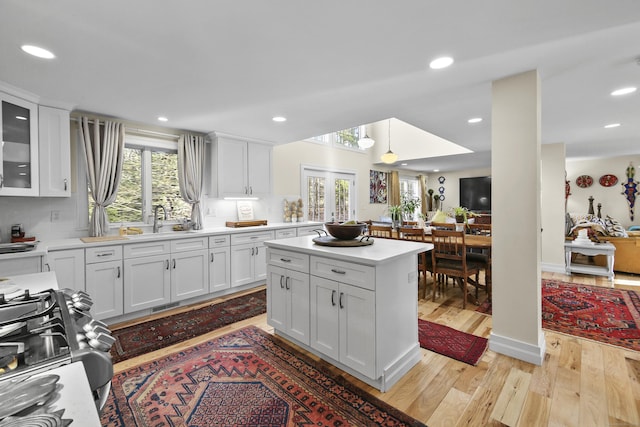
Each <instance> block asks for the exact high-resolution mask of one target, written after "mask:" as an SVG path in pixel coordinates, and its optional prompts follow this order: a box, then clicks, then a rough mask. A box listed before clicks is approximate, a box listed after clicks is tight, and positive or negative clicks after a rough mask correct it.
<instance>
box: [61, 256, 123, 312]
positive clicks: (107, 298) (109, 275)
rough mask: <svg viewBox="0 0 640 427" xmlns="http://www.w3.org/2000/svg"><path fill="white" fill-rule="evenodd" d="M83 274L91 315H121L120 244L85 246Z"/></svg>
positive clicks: (121, 277)
mask: <svg viewBox="0 0 640 427" xmlns="http://www.w3.org/2000/svg"><path fill="white" fill-rule="evenodd" d="M80 250H82V249H80ZM57 274H58V273H57V272H56V275H57ZM85 276H86V289H85V290H86V291H87V293H88V294H89V295H90V296H91V300H92V301H93V306H92V307H91V314H92V315H93V317H95V318H96V319H108V318H110V317H116V316H121V315H122V314H123V313H124V310H123V301H122V297H123V272H122V246H119V245H113V246H104V247H98V248H87V250H86V267H85Z"/></svg>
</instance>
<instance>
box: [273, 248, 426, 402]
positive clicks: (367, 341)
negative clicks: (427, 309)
mask: <svg viewBox="0 0 640 427" xmlns="http://www.w3.org/2000/svg"><path fill="white" fill-rule="evenodd" d="M265 245H266V246H267V272H268V276H267V322H268V323H269V325H271V326H272V327H273V328H274V329H275V333H276V334H277V335H280V336H282V337H284V338H286V339H287V340H290V341H292V342H294V343H295V344H297V345H299V346H301V347H303V348H305V349H306V350H309V351H310V352H312V353H314V354H315V355H317V356H319V357H321V358H322V359H324V360H326V361H328V362H329V363H331V364H333V365H335V366H337V367H339V368H340V369H342V370H344V371H346V372H348V373H350V374H351V375H353V376H355V377H357V378H358V379H360V380H362V381H364V382H366V383H367V384H369V385H371V386H373V387H376V388H378V389H379V390H381V391H387V390H388V389H389V388H390V387H391V386H392V385H393V384H395V383H396V382H397V381H398V380H399V379H400V378H401V377H402V376H403V375H404V374H406V373H407V372H408V371H409V369H411V368H412V367H413V366H414V365H415V364H416V363H418V361H419V360H420V358H421V355H420V344H419V342H418V264H417V263H418V261H417V254H418V253H420V252H424V251H428V250H430V249H432V248H433V245H431V244H429V243H419V242H408V241H403V240H391V239H375V241H374V244H372V245H370V246H361V247H329V246H320V245H317V244H315V243H314V242H313V236H305V237H294V238H290V239H280V240H270V241H267V242H265Z"/></svg>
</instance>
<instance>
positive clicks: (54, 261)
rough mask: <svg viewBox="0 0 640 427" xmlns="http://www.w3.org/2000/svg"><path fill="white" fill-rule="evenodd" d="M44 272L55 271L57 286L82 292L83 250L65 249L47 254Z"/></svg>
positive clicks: (83, 287)
mask: <svg viewBox="0 0 640 427" xmlns="http://www.w3.org/2000/svg"><path fill="white" fill-rule="evenodd" d="M45 270H47V271H55V273H56V280H57V281H58V286H59V287H61V288H69V289H74V290H76V291H84V290H86V289H85V284H84V274H85V261H84V249H66V250H62V251H51V252H48V253H47V261H46V263H45Z"/></svg>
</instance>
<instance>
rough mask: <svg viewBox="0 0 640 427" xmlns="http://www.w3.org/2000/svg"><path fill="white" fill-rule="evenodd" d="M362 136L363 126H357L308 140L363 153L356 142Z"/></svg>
mask: <svg viewBox="0 0 640 427" xmlns="http://www.w3.org/2000/svg"><path fill="white" fill-rule="evenodd" d="M362 135H364V126H357V127H353V128H349V129H343V130H340V131H338V132H333V133H328V134H325V135H320V136H314V137H313V138H309V139H308V140H309V141H313V142H318V143H321V144H327V145H333V146H337V147H343V148H350V149H353V150H358V151H364V150H363V149H362V148H360V147H358V140H359V139H360V137H361V136H362Z"/></svg>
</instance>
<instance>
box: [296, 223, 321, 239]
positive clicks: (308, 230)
mask: <svg viewBox="0 0 640 427" xmlns="http://www.w3.org/2000/svg"><path fill="white" fill-rule="evenodd" d="M316 230H324V225H322V224H316V225H305V226H304V227H298V236H316V237H317V236H318V232H317V231H316Z"/></svg>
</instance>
